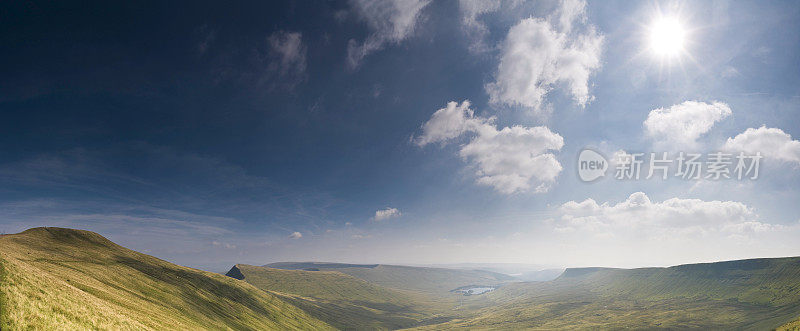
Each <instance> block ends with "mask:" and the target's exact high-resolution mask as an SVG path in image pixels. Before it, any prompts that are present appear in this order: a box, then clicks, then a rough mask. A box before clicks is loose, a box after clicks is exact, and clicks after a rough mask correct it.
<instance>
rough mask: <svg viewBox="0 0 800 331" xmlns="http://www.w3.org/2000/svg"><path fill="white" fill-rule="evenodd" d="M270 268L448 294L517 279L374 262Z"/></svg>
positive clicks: (400, 288) (458, 270)
mask: <svg viewBox="0 0 800 331" xmlns="http://www.w3.org/2000/svg"><path fill="white" fill-rule="evenodd" d="M266 266H267V267H280V268H283V269H295V268H309V267H316V268H317V269H319V270H328V271H338V272H341V273H344V274H348V275H351V276H353V277H356V278H360V279H363V280H366V281H368V282H370V283H373V284H377V285H380V286H383V287H386V288H392V289H399V290H411V291H418V292H424V293H436V294H446V293H449V292H450V291H451V290H453V289H456V288H458V287H461V286H467V285H497V284H503V283H507V282H513V281H516V279H515V278H514V277H511V276H508V275H504V274H500V273H496V272H491V271H484V270H461V269H446V268H427V267H409V266H398V265H384V264H379V265H373V266H370V267H351V266H348V265H339V266H337V265H336V264H328V266H327V267H326V266H324V264H323V265H320V264H309V263H302V262H301V263H277V264H272V265H266Z"/></svg>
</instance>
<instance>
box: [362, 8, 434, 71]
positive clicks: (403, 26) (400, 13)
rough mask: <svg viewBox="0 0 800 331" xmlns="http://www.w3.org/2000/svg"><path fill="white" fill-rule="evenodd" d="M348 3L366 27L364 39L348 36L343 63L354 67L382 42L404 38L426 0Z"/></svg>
mask: <svg viewBox="0 0 800 331" xmlns="http://www.w3.org/2000/svg"><path fill="white" fill-rule="evenodd" d="M350 3H351V6H352V7H353V11H354V12H355V13H356V14H357V16H358V17H359V18H360V19H361V20H363V21H364V22H366V23H367V26H368V27H369V30H370V34H369V36H367V39H366V40H364V42H362V43H359V42H357V41H356V40H354V39H350V41H349V43H348V45H347V64H348V66H349V67H350V68H356V67H358V65H359V63H360V62H361V60H362V59H363V58H364V57H365V56H367V55H369V54H370V53H372V52H375V51H378V50H381V49H383V47H384V46H385V45H386V44H398V43H400V42H401V41H403V40H405V39H406V38H407V37H408V36H409V35H410V34H411V33H412V32H413V31H414V27H415V26H416V24H417V20H418V18H419V16H420V12H421V11H422V9H423V8H425V6H427V5H428V4H429V3H430V0H387V1H370V0H353V1H351V2H350Z"/></svg>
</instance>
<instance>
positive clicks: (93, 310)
mask: <svg viewBox="0 0 800 331" xmlns="http://www.w3.org/2000/svg"><path fill="white" fill-rule="evenodd" d="M327 328H331V327H330V326H329V325H328V324H326V323H324V322H322V321H320V320H318V319H316V318H313V317H311V316H309V315H308V314H306V313H305V312H303V311H302V310H300V309H298V308H297V307H295V306H293V305H291V304H289V303H287V302H285V301H283V300H281V299H280V298H279V297H276V296H275V295H273V294H270V293H268V292H265V291H262V290H259V289H257V288H255V287H253V286H251V285H249V284H246V283H244V282H240V281H237V280H235V279H232V278H229V277H225V276H223V275H218V274H214V273H210V272H205V271H200V270H196V269H191V268H187V267H182V266H178V265H174V264H171V263H168V262H165V261H162V260H159V259H157V258H154V257H152V256H148V255H145V254H141V253H137V252H134V251H131V250H129V249H126V248H123V247H121V246H119V245H116V244H114V243H112V242H111V241H109V240H107V239H105V238H104V237H102V236H100V235H98V234H96V233H93V232H88V231H81V230H70V229H61V228H34V229H30V230H27V231H25V232H22V233H19V234H12V235H4V236H2V237H0V329H2V330H18V329H61V330H77V329H129V330H130V329H137V330H141V329H152V330H166V329H171V330H176V329H180V330H198V329H237V330H247V329H250V330H267V329H327Z"/></svg>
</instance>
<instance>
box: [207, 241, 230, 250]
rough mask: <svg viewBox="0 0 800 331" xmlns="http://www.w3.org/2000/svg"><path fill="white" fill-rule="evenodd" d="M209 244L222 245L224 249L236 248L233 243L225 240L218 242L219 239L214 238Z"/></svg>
mask: <svg viewBox="0 0 800 331" xmlns="http://www.w3.org/2000/svg"><path fill="white" fill-rule="evenodd" d="M211 245H212V246H214V247H222V248H225V249H235V248H236V245H234V244H230V243H225V242H219V241H216V240H214V241H212V242H211Z"/></svg>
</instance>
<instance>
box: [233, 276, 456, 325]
mask: <svg viewBox="0 0 800 331" xmlns="http://www.w3.org/2000/svg"><path fill="white" fill-rule="evenodd" d="M328 270H339V268H338V266H334V268H331V269H328ZM228 275H229V276H231V277H235V278H240V279H242V280H244V281H245V282H248V283H250V284H253V285H255V286H256V287H258V288H262V289H266V290H270V291H274V292H278V293H280V294H282V295H284V298H285V299H286V300H289V301H290V302H292V303H293V304H294V305H296V306H298V307H301V308H303V309H304V310H306V311H307V312H309V313H310V314H311V315H313V316H315V317H317V318H319V319H321V320H323V321H326V322H328V323H330V324H331V325H334V326H336V327H338V328H342V329H397V328H404V327H411V326H417V325H420V324H423V323H426V321H428V320H430V319H435V318H437V317H439V318H440V316H439V315H438V313H441V312H447V310H448V309H449V308H451V307H452V302H450V303H448V304H445V305H436V304H434V303H432V301H431V300H430V298H429V297H427V296H425V295H423V294H416V293H413V292H408V291H397V290H393V289H388V288H384V287H381V286H378V285H375V284H373V283H370V282H367V281H365V280H362V279H359V278H356V277H353V276H350V275H347V274H343V273H340V272H337V271H306V270H283V269H275V268H268V267H258V266H251V265H243V264H238V265H236V266H234V267H233V268H231V271H229V272H228Z"/></svg>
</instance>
